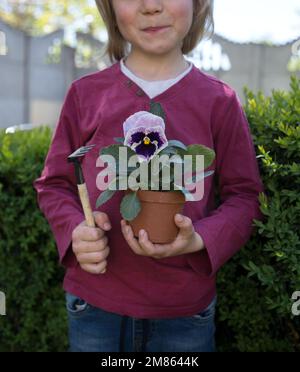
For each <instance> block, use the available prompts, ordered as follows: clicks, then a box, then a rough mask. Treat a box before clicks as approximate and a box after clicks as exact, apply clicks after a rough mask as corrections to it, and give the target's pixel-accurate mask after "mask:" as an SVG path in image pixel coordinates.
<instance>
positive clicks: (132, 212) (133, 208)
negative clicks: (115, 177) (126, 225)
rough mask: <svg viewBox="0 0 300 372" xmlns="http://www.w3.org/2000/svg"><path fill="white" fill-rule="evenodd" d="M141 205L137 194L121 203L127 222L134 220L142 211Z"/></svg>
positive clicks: (128, 196) (134, 193)
mask: <svg viewBox="0 0 300 372" xmlns="http://www.w3.org/2000/svg"><path fill="white" fill-rule="evenodd" d="M141 208H142V207H141V203H140V201H139V198H138V197H137V193H136V192H132V193H130V194H127V195H126V196H124V198H123V200H122V203H121V214H122V217H123V218H124V219H125V220H126V221H132V220H134V219H135V218H136V217H137V215H138V214H139V213H140V211H141Z"/></svg>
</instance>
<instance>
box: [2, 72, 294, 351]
mask: <svg viewBox="0 0 300 372" xmlns="http://www.w3.org/2000/svg"><path fill="white" fill-rule="evenodd" d="M246 94H247V104H246V106H245V109H246V113H247V116H248V119H249V122H250V126H251V131H252V134H253V138H254V142H255V145H256V150H257V154H258V156H259V166H260V170H261V175H262V177H263V181H264V185H265V187H266V197H262V198H261V209H262V212H263V213H264V215H265V220H264V221H263V222H256V223H255V224H256V225H257V231H256V233H255V235H253V237H252V239H251V240H250V241H249V243H248V244H247V246H246V247H244V249H243V250H242V251H241V252H240V253H239V254H237V255H236V256H235V257H234V258H233V259H232V260H231V261H230V263H228V264H227V265H225V266H224V268H223V269H222V270H221V272H220V273H219V277H218V311H217V323H218V325H217V329H218V332H217V341H218V346H219V350H220V351H295V350H300V341H299V330H300V317H294V318H293V317H292V315H291V305H292V302H291V296H292V293H293V292H294V291H296V290H300V239H299V231H300V227H299V221H300V200H299V188H300V185H299V184H300V177H299V175H300V161H299V160H300V159H299V157H300V155H299V154H300V152H299V150H300V123H299V121H300V119H299V118H300V81H299V80H296V79H295V78H294V79H292V81H291V89H290V91H289V92H279V91H276V92H273V95H272V97H269V98H266V97H264V96H263V95H262V94H258V95H256V96H255V95H253V94H252V93H251V92H249V91H247V92H246ZM50 139H51V131H50V130H49V129H48V128H40V129H37V130H34V131H30V132H19V133H15V134H13V135H12V134H9V135H5V134H4V132H0V291H1V290H2V291H4V292H5V293H6V296H7V315H6V316H5V317H4V316H3V317H0V351H64V350H66V348H67V327H66V313H65V303H64V294H63V291H62V289H61V283H62V278H63V271H62V269H61V268H60V267H58V264H57V253H56V247H55V243H54V241H53V238H52V235H51V231H50V229H49V226H48V224H47V222H46V221H45V219H44V218H43V216H42V214H41V212H40V211H39V209H38V207H37V202H36V194H35V191H34V190H33V187H32V181H33V180H34V179H35V178H36V177H37V176H38V175H40V173H41V170H42V167H43V162H44V159H45V156H46V153H47V150H48V146H49V143H50Z"/></svg>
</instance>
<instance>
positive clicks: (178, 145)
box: [168, 140, 188, 151]
mask: <svg viewBox="0 0 300 372" xmlns="http://www.w3.org/2000/svg"><path fill="white" fill-rule="evenodd" d="M169 146H170V147H176V148H179V149H182V150H186V151H188V148H187V146H186V145H185V144H184V143H182V142H180V141H177V140H171V141H168V147H169Z"/></svg>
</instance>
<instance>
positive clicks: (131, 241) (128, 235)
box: [121, 220, 144, 255]
mask: <svg viewBox="0 0 300 372" xmlns="http://www.w3.org/2000/svg"><path fill="white" fill-rule="evenodd" d="M121 230H122V233H123V236H124V238H125V240H126V241H127V243H128V245H129V246H130V248H131V249H132V250H133V251H134V252H135V253H136V254H139V255H144V252H143V251H142V250H141V247H140V246H139V243H138V241H137V240H136V238H135V237H134V234H133V231H132V228H131V227H130V226H129V225H127V224H126V221H124V220H122V221H121Z"/></svg>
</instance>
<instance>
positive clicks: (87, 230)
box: [72, 225, 105, 242]
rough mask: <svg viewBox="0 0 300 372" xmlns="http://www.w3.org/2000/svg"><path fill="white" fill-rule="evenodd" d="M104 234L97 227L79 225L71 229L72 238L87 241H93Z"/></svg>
mask: <svg viewBox="0 0 300 372" xmlns="http://www.w3.org/2000/svg"><path fill="white" fill-rule="evenodd" d="M104 235H105V232H104V231H103V230H101V229H99V228H97V227H89V226H84V225H79V226H77V227H76V229H75V230H74V231H73V234H72V240H73V241H76V240H83V241H87V242H95V241H97V240H100V239H101V238H103V237H104Z"/></svg>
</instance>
